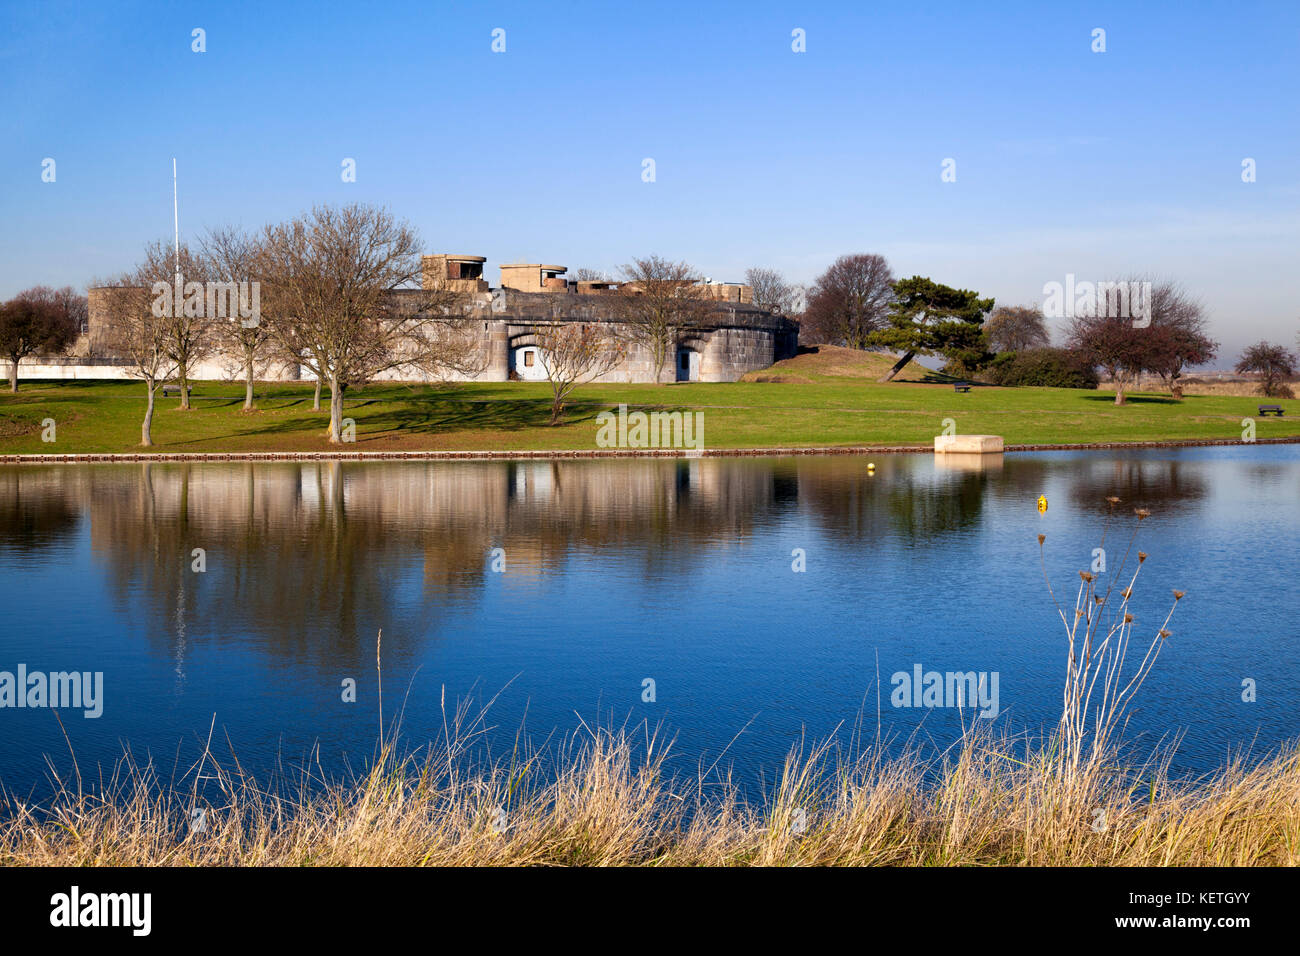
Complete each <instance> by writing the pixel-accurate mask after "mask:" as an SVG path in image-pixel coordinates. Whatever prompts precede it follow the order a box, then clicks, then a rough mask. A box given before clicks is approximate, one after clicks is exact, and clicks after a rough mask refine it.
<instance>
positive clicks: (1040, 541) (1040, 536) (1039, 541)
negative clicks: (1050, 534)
mask: <svg viewBox="0 0 1300 956" xmlns="http://www.w3.org/2000/svg"><path fill="white" fill-rule="evenodd" d="M1046 540H1047V535H1045V534H1040V535H1039V536H1038V544H1039V546H1040V547H1041V546H1042V544H1043V542H1044V541H1046Z"/></svg>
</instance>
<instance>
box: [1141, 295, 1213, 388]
mask: <svg viewBox="0 0 1300 956" xmlns="http://www.w3.org/2000/svg"><path fill="white" fill-rule="evenodd" d="M1150 304H1151V324H1150V325H1149V326H1148V327H1147V329H1146V331H1147V333H1148V334H1149V335H1151V336H1153V337H1154V339H1155V342H1154V343H1153V349H1152V356H1151V358H1152V361H1151V362H1150V368H1149V371H1151V372H1154V373H1155V374H1156V375H1158V376H1159V377H1160V380H1161V381H1162V382H1163V383H1164V385H1165V387H1166V388H1167V389H1169V394H1170V395H1172V396H1173V397H1174V398H1182V397H1183V386H1182V383H1181V382H1180V381H1179V379H1180V378H1182V375H1183V369H1184V368H1186V367H1187V366H1189V365H1203V364H1205V363H1206V362H1209V361H1210V360H1211V359H1213V358H1214V356H1215V355H1216V354H1217V352H1218V349H1219V343H1218V342H1216V341H1214V340H1213V339H1211V338H1210V337H1209V336H1208V335H1207V334H1206V325H1207V322H1206V317H1205V307H1204V306H1203V305H1202V304H1201V303H1200V302H1199V301H1197V300H1196V299H1193V298H1192V297H1191V295H1189V294H1188V293H1187V292H1186V291H1185V290H1184V289H1183V288H1182V287H1181V286H1179V285H1178V284H1177V283H1174V282H1170V281H1164V282H1157V283H1155V284H1154V285H1153V286H1152V288H1151V303H1150Z"/></svg>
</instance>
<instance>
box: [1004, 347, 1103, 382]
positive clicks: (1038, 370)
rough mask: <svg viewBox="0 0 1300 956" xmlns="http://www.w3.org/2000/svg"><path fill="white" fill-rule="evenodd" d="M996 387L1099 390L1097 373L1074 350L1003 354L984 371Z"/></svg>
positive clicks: (1045, 350)
mask: <svg viewBox="0 0 1300 956" xmlns="http://www.w3.org/2000/svg"><path fill="white" fill-rule="evenodd" d="M984 378H985V379H986V380H987V381H989V382H991V383H993V384H994V385H1009V386H1018V385H1038V386H1044V387H1047V388H1096V387H1097V383H1098V382H1099V381H1100V379H1099V378H1098V377H1097V370H1096V369H1095V368H1094V367H1093V366H1092V365H1091V364H1090V363H1089V362H1088V360H1087V359H1086V358H1084V357H1083V356H1082V355H1080V354H1079V353H1078V352H1076V351H1074V350H1073V349H1053V348H1044V349H1026V350H1025V351H1023V352H1002V353H1000V354H999V355H998V356H997V357H996V358H995V359H994V360H993V361H992V362H991V363H989V367H988V368H987V369H986V370H985V373H984Z"/></svg>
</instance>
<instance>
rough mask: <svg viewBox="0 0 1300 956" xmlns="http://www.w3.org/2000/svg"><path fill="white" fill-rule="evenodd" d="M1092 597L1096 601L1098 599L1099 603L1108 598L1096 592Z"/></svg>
mask: <svg viewBox="0 0 1300 956" xmlns="http://www.w3.org/2000/svg"><path fill="white" fill-rule="evenodd" d="M1092 599H1093V600H1094V601H1096V602H1097V603H1098V604H1100V603H1101V602H1102V601H1104V600H1106V599H1105V598H1104V597H1102V596H1101V595H1100V594H1094V595H1093V596H1092Z"/></svg>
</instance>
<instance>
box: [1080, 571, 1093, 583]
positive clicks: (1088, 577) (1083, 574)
mask: <svg viewBox="0 0 1300 956" xmlns="http://www.w3.org/2000/svg"><path fill="white" fill-rule="evenodd" d="M1079 577H1081V578H1083V579H1084V580H1085V581H1087V582H1088V583H1089V584H1091V583H1092V575H1091V574H1089V573H1088V572H1087V571H1080V572H1079Z"/></svg>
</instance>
